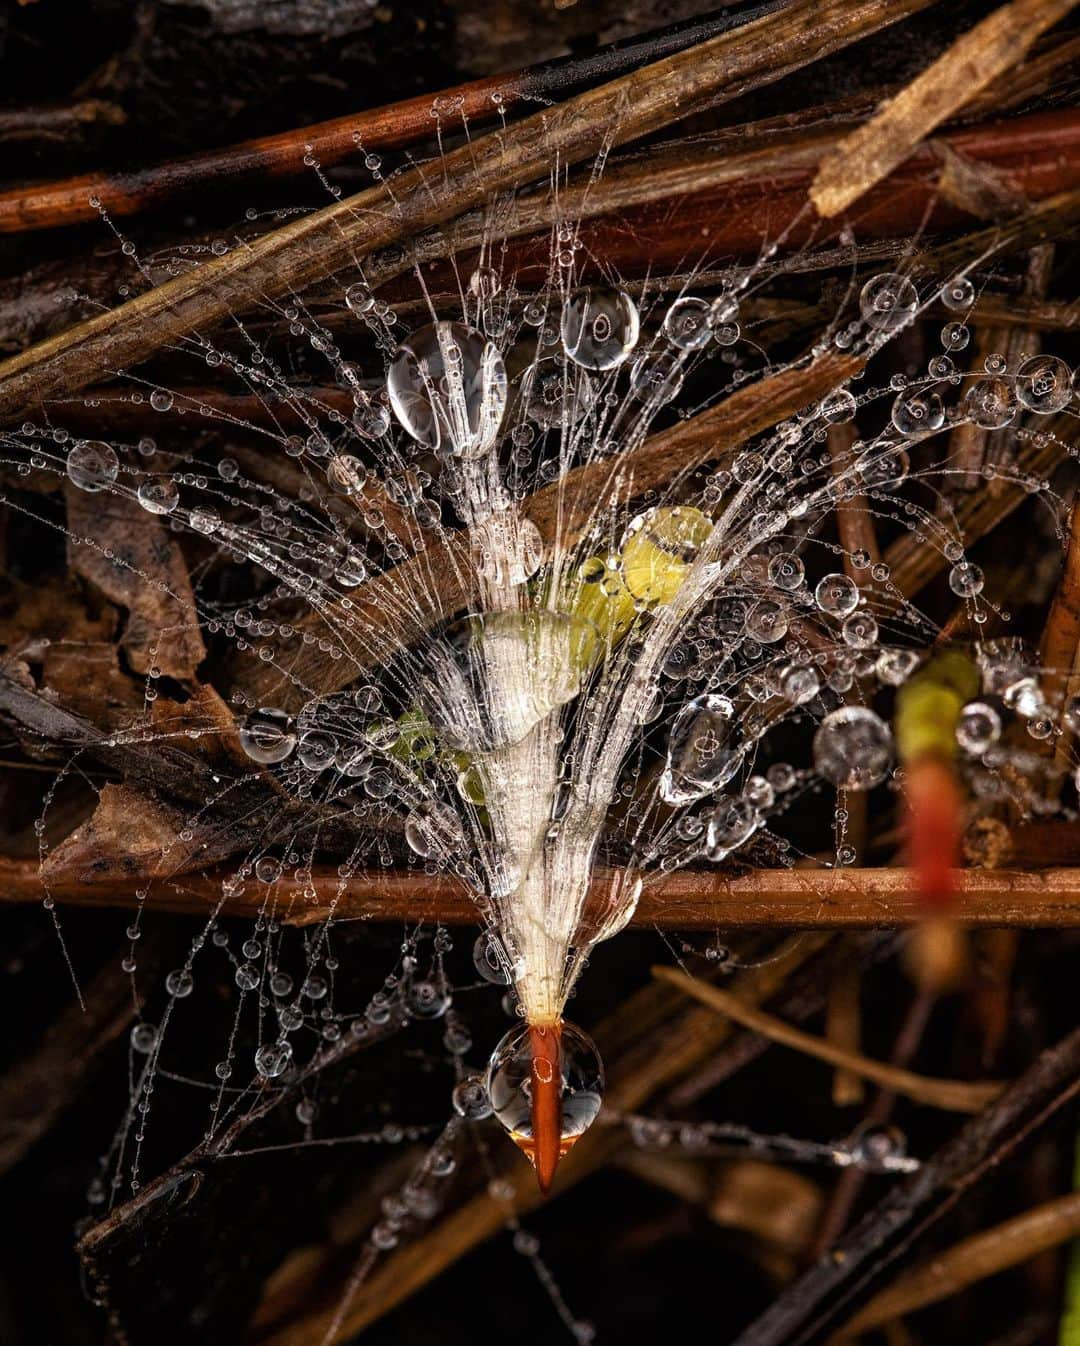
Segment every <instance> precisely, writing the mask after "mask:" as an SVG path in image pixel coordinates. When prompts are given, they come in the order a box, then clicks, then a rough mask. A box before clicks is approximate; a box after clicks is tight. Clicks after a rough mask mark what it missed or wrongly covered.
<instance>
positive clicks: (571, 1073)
mask: <svg viewBox="0 0 1080 1346" xmlns="http://www.w3.org/2000/svg"><path fill="white" fill-rule="evenodd" d="M535 1031H537V1030H531V1029H529V1028H528V1027H522V1026H520V1025H519V1026H518V1027H515V1028H511V1030H510V1031H509V1032H508V1033H507V1034H506V1036H505V1037H504V1038H503V1039H502V1041H501V1042H500V1043H499V1045H498V1046H497V1047H496V1048H495V1050H494V1051H493V1052H492V1054H491V1060H490V1062H489V1063H488V1070H487V1094H488V1098H489V1100H490V1102H491V1107H492V1110H493V1112H494V1113H495V1116H496V1118H497V1119H498V1121H499V1122H500V1123H501V1124H502V1126H503V1127H504V1128H505V1129H506V1131H508V1132H509V1133H510V1136H511V1138H512V1139H513V1140H514V1141H515V1142H516V1144H517V1145H518V1146H519V1147H520V1148H521V1150H522V1151H523V1152H524V1153H525V1154H526V1155H527V1156H528V1157H529V1158H530V1159H531V1158H532V1142H533V1131H532V1099H533V1089H534V1084H533V1081H534V1079H536V1080H539V1081H541V1082H547V1080H550V1079H551V1078H552V1076H551V1074H550V1071H551V1062H550V1060H547V1059H545V1058H543V1057H540V1058H536V1059H534V1056H533V1051H532V1041H531V1036H530V1034H531V1033H532V1032H535ZM541 1031H543V1030H541ZM546 1031H547V1032H548V1033H552V1032H557V1034H558V1070H559V1075H560V1077H561V1079H560V1084H561V1099H560V1104H561V1112H562V1126H561V1145H560V1152H561V1153H562V1154H564V1155H565V1154H566V1152H567V1151H568V1150H569V1149H570V1148H571V1146H572V1145H573V1144H574V1143H575V1141H577V1140H578V1139H580V1137H581V1136H582V1135H583V1134H584V1133H585V1131H587V1130H588V1128H589V1127H590V1126H591V1125H592V1123H593V1122H594V1121H595V1120H596V1116H597V1114H598V1113H599V1111H600V1104H601V1101H602V1099H603V1094H604V1068H603V1065H602V1064H601V1061H600V1054H599V1052H598V1051H597V1050H596V1046H595V1044H594V1043H593V1041H592V1039H591V1038H589V1037H588V1035H587V1034H585V1033H583V1032H582V1031H581V1029H580V1028H577V1027H576V1026H575V1025H574V1024H570V1023H564V1024H562V1025H561V1026H560V1027H559V1028H558V1029H557V1030H556V1029H554V1028H548V1029H547V1030H546Z"/></svg>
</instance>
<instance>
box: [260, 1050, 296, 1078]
mask: <svg viewBox="0 0 1080 1346" xmlns="http://www.w3.org/2000/svg"><path fill="white" fill-rule="evenodd" d="M291 1060H292V1047H291V1045H290V1044H289V1043H288V1042H268V1043H267V1044H266V1045H265V1046H263V1047H260V1048H259V1050H258V1051H257V1052H256V1053H255V1069H256V1070H257V1071H258V1073H259V1074H260V1075H261V1076H262V1077H263V1079H266V1080H273V1079H277V1077H278V1076H279V1075H284V1073H285V1071H286V1070H287V1069H288V1068H289V1062H290V1061H291Z"/></svg>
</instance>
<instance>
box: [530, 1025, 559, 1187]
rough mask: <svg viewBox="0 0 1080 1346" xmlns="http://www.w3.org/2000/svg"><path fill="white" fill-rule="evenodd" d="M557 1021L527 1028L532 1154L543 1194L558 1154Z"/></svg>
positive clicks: (555, 1166) (557, 1159)
mask: <svg viewBox="0 0 1080 1346" xmlns="http://www.w3.org/2000/svg"><path fill="white" fill-rule="evenodd" d="M560 1037H561V1029H560V1026H559V1025H558V1024H540V1025H533V1026H530V1028H529V1044H530V1046H531V1048H532V1140H533V1144H532V1154H531V1156H530V1158H531V1159H532V1161H533V1165H534V1166H535V1168H536V1181H537V1183H538V1184H539V1187H540V1191H541V1192H543V1193H544V1195H545V1196H546V1195H547V1193H548V1192H549V1191H550V1190H551V1184H552V1182H553V1181H554V1180H555V1170H556V1169H557V1168H558V1167H559V1160H560V1158H561V1157H562V1067H561V1065H560V1062H559V1039H560Z"/></svg>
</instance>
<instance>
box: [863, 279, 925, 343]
mask: <svg viewBox="0 0 1080 1346" xmlns="http://www.w3.org/2000/svg"><path fill="white" fill-rule="evenodd" d="M859 308H860V310H861V311H862V316H863V321H864V322H865V323H866V325H867V327H869V328H870V330H871V331H872V332H874V333H876V334H877V335H879V336H891V335H892V334H893V333H894V332H898V331H899V330H900V329H901V327H906V326H907V325H908V323H910V322H912V321H914V318H915V315H916V314H917V313H918V311H919V292H918V291H917V290H916V289H915V286H914V285H912V283H911V281H910V280H908V278H907V277H906V276H899V275H897V274H896V273H895V272H892V271H886V272H883V273H882V274H881V275H880V276H872V277H871V278H870V280H868V281H867V282H866V284H865V285H864V286H863V287H862V291H861V292H860V294H859Z"/></svg>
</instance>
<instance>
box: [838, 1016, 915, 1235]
mask: <svg viewBox="0 0 1080 1346" xmlns="http://www.w3.org/2000/svg"><path fill="white" fill-rule="evenodd" d="M934 1004H935V997H934V996H933V995H930V994H927V993H926V992H921V993H919V994H917V995H916V996H915V997H914V998H913V999H912V1001H911V1004H910V1005H909V1006H908V1010H907V1013H906V1014H905V1016H904V1021H903V1023H902V1024H901V1026H900V1031H899V1033H898V1034H897V1036H896V1041H895V1043H894V1044H893V1049H892V1054H891V1056H890V1061H891V1063H892V1065H894V1066H899V1067H901V1068H903V1067H906V1066H908V1065H909V1064H910V1062H911V1061H913V1060H914V1058H915V1053H916V1052H917V1051H918V1050H919V1044H920V1042H921V1041H922V1038H923V1034H924V1033H925V1031H926V1026H927V1024H928V1023H929V1021H930V1014H931V1012H932V1010H933V1008H934ZM895 1106H896V1094H895V1093H894V1092H893V1091H892V1090H891V1089H879V1090H878V1091H877V1092H876V1093H875V1095H874V1097H873V1099H872V1100H871V1102H870V1106H869V1107H868V1108H867V1109H866V1112H865V1113H864V1116H863V1123H864V1125H866V1126H871V1127H878V1126H885V1125H886V1124H887V1123H888V1121H889V1119H890V1118H891V1117H892V1115H893V1110H894V1108H895ZM866 1178H867V1174H866V1172H865V1170H863V1169H858V1168H849V1169H845V1170H844V1172H842V1173H841V1174H840V1175H839V1177H838V1178H837V1181H836V1185H835V1187H834V1188H833V1190H832V1193H831V1195H830V1197H829V1201H828V1204H827V1206H826V1207H825V1213H824V1215H823V1217H822V1220H821V1226H820V1228H819V1229H818V1232H817V1237H816V1238H815V1240H814V1245H813V1255H814V1256H817V1257H821V1256H823V1255H824V1254H825V1253H826V1252H827V1251H828V1249H829V1248H831V1247H832V1245H833V1244H834V1243H835V1242H836V1240H837V1239H838V1238H839V1237H840V1235H841V1233H842V1232H843V1230H844V1229H845V1228H846V1227H847V1224H848V1221H849V1219H850V1218H851V1212H852V1211H853V1210H854V1208H855V1203H856V1202H857V1201H858V1199H859V1193H860V1192H861V1191H862V1189H863V1186H864V1184H865V1182H866Z"/></svg>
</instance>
